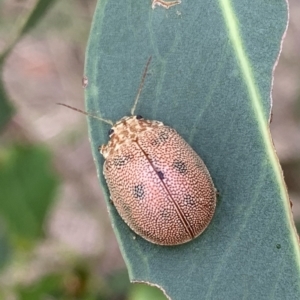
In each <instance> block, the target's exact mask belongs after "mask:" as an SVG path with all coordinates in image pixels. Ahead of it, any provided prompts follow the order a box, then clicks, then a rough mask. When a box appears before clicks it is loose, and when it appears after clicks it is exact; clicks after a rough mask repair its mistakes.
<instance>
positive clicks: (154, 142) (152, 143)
mask: <svg viewBox="0 0 300 300" xmlns="http://www.w3.org/2000/svg"><path fill="white" fill-rule="evenodd" d="M150 144H151V145H152V146H154V147H155V146H158V145H159V139H153V140H151V142H150Z"/></svg>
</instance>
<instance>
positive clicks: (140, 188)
mask: <svg viewBox="0 0 300 300" xmlns="http://www.w3.org/2000/svg"><path fill="white" fill-rule="evenodd" d="M133 196H134V197H135V198H139V199H143V198H144V196H145V191H144V185H143V184H137V185H135V186H134V188H133Z"/></svg>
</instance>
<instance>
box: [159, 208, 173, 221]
mask: <svg viewBox="0 0 300 300" xmlns="http://www.w3.org/2000/svg"><path fill="white" fill-rule="evenodd" d="M159 214H160V216H161V217H162V218H163V219H169V218H170V217H171V213H170V211H169V210H168V209H163V210H161V211H160V212H159Z"/></svg>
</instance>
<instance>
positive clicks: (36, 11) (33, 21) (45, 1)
mask: <svg viewBox="0 0 300 300" xmlns="http://www.w3.org/2000/svg"><path fill="white" fill-rule="evenodd" d="M55 1H56V0H38V1H37V2H36V5H35V7H34V8H33V10H32V11H31V12H30V15H29V16H28V19H27V20H26V22H25V24H24V26H23V28H22V29H21V31H20V36H23V35H24V34H26V33H28V32H29V31H30V30H31V29H33V28H34V27H35V26H36V25H37V23H38V22H39V21H40V20H41V19H42V18H43V17H44V16H45V14H46V13H47V12H48V10H49V9H50V8H51V6H52V5H53V4H54V3H55Z"/></svg>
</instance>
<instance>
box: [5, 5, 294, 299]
mask: <svg viewBox="0 0 300 300" xmlns="http://www.w3.org/2000/svg"><path fill="white" fill-rule="evenodd" d="M37 3H38V4H37ZM95 6H96V0H72V1H68V0H60V1H51V0H40V1H38V2H37V1H36V0H0V70H1V72H0V74H1V75H2V76H1V77H2V79H1V81H0V130H1V131H0V299H9V300H14V299H22V300H23V299H33V300H34V299H99V300H100V299H110V300H114V299H115V300H118V299H120V300H121V299H131V300H135V299H139V300H144V299H145V300H147V299H158V300H159V299H165V297H164V296H163V295H162V293H161V292H160V291H158V290H157V289H154V288H151V287H147V286H146V285H141V284H137V285H131V284H129V279H128V275H127V271H126V268H125V265H124V262H123V259H122V257H121V254H120V251H119V248H118V245H117V242H116V239H115V236H114V234H113V231H112V228H111V225H110V221H109V219H108V214H107V210H106V206H105V203H104V200H103V198H102V193H101V189H100V186H99V183H98V179H97V176H96V169H95V166H94V162H93V159H92V155H91V150H90V145H89V141H88V134H87V124H86V118H85V117H84V116H83V115H81V114H79V113H74V112H73V111H71V110H68V109H66V108H63V107H60V106H57V105H55V103H56V102H64V103H71V104H72V105H73V106H74V107H78V108H83V107H84V90H83V88H82V77H83V68H84V53H85V47H86V44H87V39H88V34H89V29H90V26H91V21H92V16H93V12H94V9H95ZM29 15H31V18H30V19H29V20H30V21H28V22H27V21H26V20H28V19H27V18H28V16H29ZM299 16H300V2H299V1H297V0H290V24H289V29H288V31H287V34H286V38H285V40H284V43H283V51H282V54H281V57H280V60H279V62H278V66H277V68H276V71H275V80H274V89H273V93H272V94H273V101H274V103H273V118H272V124H271V132H272V137H273V141H274V144H275V148H276V150H277V153H278V156H279V159H280V162H281V165H282V168H283V171H284V175H285V179H286V183H287V186H288V191H289V195H290V199H291V201H292V203H293V214H294V218H295V222H296V224H297V223H300V184H299V179H300V130H299V129H300V88H299V87H300V85H299V80H300V39H299V37H300V22H299V20H300V18H299ZM24 24H25V27H24ZM22 28H25V29H23V30H22ZM1 53H2V54H1ZM6 54H7V55H6ZM5 103H10V105H6V104H5ZM299 228H300V227H299Z"/></svg>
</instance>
